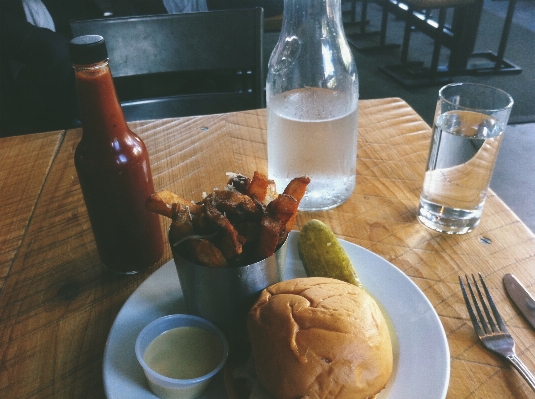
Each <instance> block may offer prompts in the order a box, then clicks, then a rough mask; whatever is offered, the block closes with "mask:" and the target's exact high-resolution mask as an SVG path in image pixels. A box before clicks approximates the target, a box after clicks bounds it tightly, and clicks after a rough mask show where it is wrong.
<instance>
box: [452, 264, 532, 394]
mask: <svg viewBox="0 0 535 399" xmlns="http://www.w3.org/2000/svg"><path fill="white" fill-rule="evenodd" d="M478 274H479V279H480V281H481V285H482V286H483V290H484V291H485V296H486V298H487V301H488V303H489V305H490V309H491V310H492V313H493V315H494V319H495V320H496V322H494V320H493V318H492V316H491V314H490V312H489V308H488V307H487V304H486V303H485V299H484V298H483V294H482V293H481V290H480V288H479V284H478V283H477V280H476V278H475V276H474V275H473V274H472V280H473V282H474V285H475V287H476V291H477V294H478V296H479V301H480V302H481V307H482V308H483V312H484V313H485V315H483V312H482V311H481V307H480V305H479V304H478V300H477V298H476V295H475V293H474V290H473V289H472V284H470V280H469V279H468V276H465V278H466V283H467V285H468V289H469V290H470V295H471V297H472V301H473V302H474V306H475V308H476V312H477V316H476V314H475V313H474V310H473V308H472V305H471V304H470V300H469V299H468V295H467V293H466V289H465V287H464V284H463V280H462V278H461V276H459V283H460V285H461V291H462V292H463V297H464V301H465V303H466V308H467V309H468V313H469V314H470V319H471V320H472V324H473V325H474V329H475V330H476V333H477V335H478V337H479V339H480V340H481V342H482V343H483V346H484V347H485V348H487V349H488V350H490V351H492V352H495V353H497V354H499V355H501V356H503V357H504V358H505V359H506V360H507V361H509V363H511V364H512V365H513V367H514V368H515V369H516V370H517V371H518V372H519V373H520V375H521V376H522V377H523V378H524V379H525V380H526V381H527V383H528V384H529V386H530V387H531V389H532V390H533V391H535V376H533V374H532V373H531V371H529V369H528V368H527V367H526V365H525V364H524V363H523V362H522V360H520V359H519V358H518V356H517V355H516V353H515V341H514V340H513V337H512V336H511V334H510V333H509V331H508V330H507V327H506V326H505V323H504V322H503V320H502V318H501V316H500V313H499V312H498V309H497V308H496V305H495V304H494V301H493V300H492V297H491V295H490V292H489V290H488V288H487V285H486V284H485V281H484V280H483V276H482V275H481V273H478ZM485 316H486V317H485Z"/></svg>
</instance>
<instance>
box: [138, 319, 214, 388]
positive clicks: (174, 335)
mask: <svg viewBox="0 0 535 399" xmlns="http://www.w3.org/2000/svg"><path fill="white" fill-rule="evenodd" d="M222 358H223V345H222V344H221V342H220V340H219V339H218V338H217V337H216V336H215V335H214V334H212V333H211V332H209V331H206V330H204V329H202V328H199V327H189V326H188V327H178V328H173V329H171V330H169V331H166V332H164V333H163V334H161V335H159V336H158V337H156V338H155V339H154V341H152V342H151V343H150V344H149V346H148V347H147V349H146V350H145V353H144V355H143V359H144V360H145V363H147V365H148V366H149V367H150V368H151V369H152V370H154V371H156V372H157V373H158V374H161V375H163V376H166V377H169V378H175V379H192V378H198V377H201V376H203V375H206V374H208V373H209V372H211V371H212V370H214V369H215V368H216V367H217V365H218V364H219V362H221V360H222Z"/></svg>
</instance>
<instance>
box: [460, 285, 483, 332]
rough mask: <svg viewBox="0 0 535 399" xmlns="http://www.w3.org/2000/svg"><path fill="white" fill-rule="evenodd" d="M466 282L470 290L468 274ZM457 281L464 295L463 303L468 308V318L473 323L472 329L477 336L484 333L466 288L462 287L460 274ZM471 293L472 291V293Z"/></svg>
mask: <svg viewBox="0 0 535 399" xmlns="http://www.w3.org/2000/svg"><path fill="white" fill-rule="evenodd" d="M466 282H467V284H468V287H469V288H470V291H472V287H470V281H469V280H468V276H466ZM459 283H460V284H461V291H462V293H463V297H464V303H465V304H466V309H468V314H469V315H470V320H472V324H473V325H474V329H475V330H476V334H477V335H478V336H482V335H484V334H485V333H484V331H483V329H482V328H481V326H480V325H479V321H478V320H477V317H476V315H475V313H474V309H473V308H472V304H471V303H470V300H469V299H468V294H467V293H466V289H465V288H464V284H463V279H462V278H461V276H459ZM472 295H473V293H472Z"/></svg>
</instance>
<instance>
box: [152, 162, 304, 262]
mask: <svg viewBox="0 0 535 399" xmlns="http://www.w3.org/2000/svg"><path fill="white" fill-rule="evenodd" d="M309 182H310V179H309V178H308V177H306V176H303V177H298V178H295V179H293V180H292V181H291V182H290V183H289V184H288V186H287V187H286V188H285V190H284V192H283V194H280V195H279V194H277V190H276V187H275V183H274V182H273V181H272V180H268V179H267V177H266V176H265V175H263V174H262V173H260V172H255V174H254V176H253V178H252V179H249V178H247V177H245V176H243V175H240V174H233V175H232V177H231V178H230V179H229V180H228V183H227V184H228V186H229V187H228V188H227V189H226V190H214V191H213V192H211V193H210V194H208V195H206V196H205V197H204V199H203V200H202V201H200V202H197V203H193V202H189V201H187V200H185V199H184V198H182V197H180V196H178V195H176V194H174V193H172V192H170V191H167V190H162V191H159V192H157V193H154V194H152V195H151V196H150V197H149V198H148V199H147V202H146V208H147V209H149V210H151V211H153V212H156V213H158V214H160V215H163V216H166V217H168V218H170V219H171V226H170V233H169V237H170V240H171V241H172V242H171V245H172V246H173V247H174V248H176V250H178V251H179V253H180V254H182V255H183V256H184V257H185V258H187V259H189V260H191V261H192V262H195V263H197V264H201V265H205V266H209V267H225V266H227V267H228V266H241V265H246V264H250V263H254V262H258V261H260V260H262V259H265V258H267V257H269V256H271V255H273V253H274V252H275V251H276V250H277V248H278V247H279V245H280V244H282V243H283V242H284V240H286V237H287V235H288V232H289V231H290V230H291V229H292V227H293V224H294V223H295V218H296V215H297V209H298V206H299V202H300V201H301V199H302V198H303V196H304V195H305V191H306V187H307V185H308V183H309Z"/></svg>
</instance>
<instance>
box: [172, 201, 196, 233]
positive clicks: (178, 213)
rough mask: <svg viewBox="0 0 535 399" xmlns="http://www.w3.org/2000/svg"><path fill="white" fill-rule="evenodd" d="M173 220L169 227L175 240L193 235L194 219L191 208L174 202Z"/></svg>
mask: <svg viewBox="0 0 535 399" xmlns="http://www.w3.org/2000/svg"><path fill="white" fill-rule="evenodd" d="M172 208H173V221H172V222H171V226H170V227H169V231H170V234H171V238H172V240H173V242H178V241H180V240H182V239H183V238H186V237H188V236H191V235H193V221H192V218H191V213H190V212H189V208H188V207H186V206H183V205H180V204H173V205H172Z"/></svg>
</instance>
